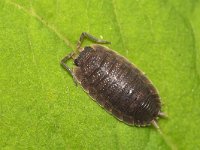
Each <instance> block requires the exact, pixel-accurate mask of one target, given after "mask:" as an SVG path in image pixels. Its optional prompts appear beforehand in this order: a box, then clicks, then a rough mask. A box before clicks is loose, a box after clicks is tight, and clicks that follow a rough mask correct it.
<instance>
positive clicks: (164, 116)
mask: <svg viewBox="0 0 200 150" xmlns="http://www.w3.org/2000/svg"><path fill="white" fill-rule="evenodd" d="M158 116H159V117H162V118H168V115H167V114H166V113H164V112H159V113H158Z"/></svg>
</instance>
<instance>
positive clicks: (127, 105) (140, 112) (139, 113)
mask: <svg viewBox="0 0 200 150" xmlns="http://www.w3.org/2000/svg"><path fill="white" fill-rule="evenodd" d="M85 38H88V39H89V40H91V41H93V42H95V43H97V44H92V45H91V46H86V47H84V48H82V47H81V44H82V42H83V40H84V39H85ZM109 43H110V42H108V41H104V40H101V39H98V38H96V37H94V36H92V35H90V34H88V33H86V32H83V33H82V34H81V36H80V39H79V41H78V43H77V50H76V51H74V52H71V53H70V54H68V55H67V56H66V57H64V58H63V59H62V60H61V65H62V66H63V67H64V68H65V69H66V70H67V71H68V72H69V73H70V74H71V75H72V77H73V79H74V82H75V83H76V85H77V83H79V84H80V85H81V86H82V87H83V88H84V89H85V91H86V92H87V93H88V94H89V95H90V96H91V97H92V98H93V99H94V100H95V101H96V102H97V103H99V104H100V105H101V106H102V107H103V108H105V109H106V110H107V111H108V112H110V113H111V114H112V115H114V116H115V117H116V118H117V119H119V120H121V121H123V122H125V123H127V124H129V125H136V126H147V125H150V124H152V125H154V126H155V127H156V128H159V127H158V125H157V119H158V117H160V116H165V114H164V113H163V112H161V102H160V97H159V94H158V92H157V90H156V88H155V87H154V86H153V85H152V83H151V81H150V80H149V79H148V78H147V77H146V76H145V75H144V73H142V72H141V71H140V70H139V69H138V68H137V67H136V66H135V65H133V64H132V63H130V62H129V61H128V60H127V59H126V58H124V57H122V56H120V55H119V54H117V53H116V52H114V51H113V50H111V49H109V48H107V47H104V46H102V45H100V44H109ZM69 59H73V60H74V64H75V66H74V68H73V70H71V69H70V68H69V67H68V66H67V65H66V62H67V61H68V60H69Z"/></svg>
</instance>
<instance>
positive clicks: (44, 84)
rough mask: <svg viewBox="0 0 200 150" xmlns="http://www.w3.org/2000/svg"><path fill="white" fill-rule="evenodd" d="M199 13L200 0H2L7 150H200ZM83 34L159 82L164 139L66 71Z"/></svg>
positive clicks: (0, 124)
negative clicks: (118, 114) (123, 118)
mask: <svg viewBox="0 0 200 150" xmlns="http://www.w3.org/2000/svg"><path fill="white" fill-rule="evenodd" d="M199 14H200V1H199V0H126V1H124V0H111V1H108V0H82V1H81V0H79V1H74V0H1V1H0V72H1V73H0V149H121V150H122V149H136V150H137V149H138V150H139V149H146V150H151V149H162V150H163V149H187V150H188V149H192V150H194V149H200V129H199V124H200V118H199V117H200V108H199V106H200V92H199V91H200V49H199V45H200V15H199ZM83 31H86V32H89V33H91V34H93V35H95V36H97V37H103V38H104V39H105V40H108V41H111V42H112V44H111V45H109V47H110V48H112V49H114V50H116V51H117V52H118V53H120V54H121V55H123V56H125V57H126V58H128V59H129V60H130V61H131V62H133V63H134V64H136V65H137V66H138V67H139V68H140V69H141V70H143V71H144V72H145V73H146V74H147V76H148V77H149V78H150V79H151V80H152V82H153V83H154V85H155V86H156V87H157V88H158V90H159V92H160V95H161V98H162V102H163V103H164V106H163V111H164V112H166V113H167V114H168V115H169V119H160V120H159V126H160V128H161V130H162V132H163V134H162V135H161V134H159V132H158V131H156V129H154V128H153V127H147V128H138V127H130V126H128V125H125V124H124V123H122V122H119V121H118V120H116V119H115V118H114V117H113V116H111V115H109V114H108V113H107V112H106V111H104V110H103V109H102V108H100V107H99V106H98V105H97V104H96V103H95V102H94V101H92V100H91V98H90V97H89V96H88V95H87V94H86V93H85V92H84V91H83V90H82V88H81V87H80V86H79V87H76V86H75V85H74V83H73V80H72V78H71V77H70V76H69V74H68V73H67V72H66V71H65V70H63V69H62V68H61V67H60V65H59V62H60V60H61V58H62V57H63V56H65V55H66V54H68V53H69V52H71V51H72V50H73V49H74V48H75V47H76V42H77V40H78V38H79V36H80V34H81V32H83ZM86 44H90V43H89V42H86V43H85V45H86ZM71 65H72V63H71Z"/></svg>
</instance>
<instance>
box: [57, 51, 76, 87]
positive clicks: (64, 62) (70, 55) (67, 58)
mask: <svg viewBox="0 0 200 150" xmlns="http://www.w3.org/2000/svg"><path fill="white" fill-rule="evenodd" d="M73 55H74V52H71V53H69V54H68V55H67V56H65V57H64V58H63V59H62V60H61V61H60V64H61V65H62V67H63V68H64V69H66V70H67V71H68V72H69V74H70V75H71V76H72V77H73V80H74V83H75V84H76V86H77V85H78V84H77V83H78V82H77V79H76V77H75V75H74V72H73V71H72V70H71V69H70V68H69V67H68V66H67V65H66V62H67V61H68V60H69V59H71V58H72V56H73Z"/></svg>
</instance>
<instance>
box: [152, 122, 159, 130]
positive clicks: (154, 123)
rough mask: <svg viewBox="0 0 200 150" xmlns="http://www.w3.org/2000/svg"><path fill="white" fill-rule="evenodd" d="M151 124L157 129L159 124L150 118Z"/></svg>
mask: <svg viewBox="0 0 200 150" xmlns="http://www.w3.org/2000/svg"><path fill="white" fill-rule="evenodd" d="M151 124H152V125H153V126H154V127H155V128H156V129H159V126H158V124H157V122H156V120H152V121H151Z"/></svg>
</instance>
